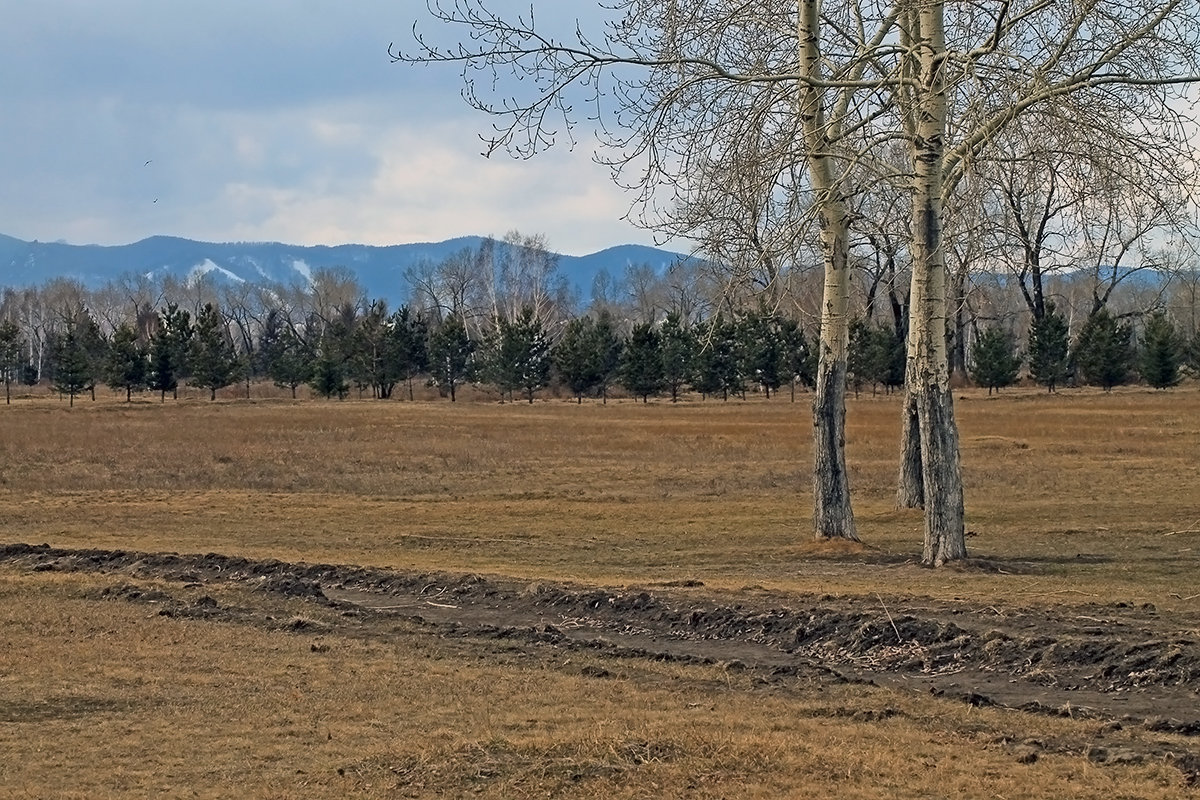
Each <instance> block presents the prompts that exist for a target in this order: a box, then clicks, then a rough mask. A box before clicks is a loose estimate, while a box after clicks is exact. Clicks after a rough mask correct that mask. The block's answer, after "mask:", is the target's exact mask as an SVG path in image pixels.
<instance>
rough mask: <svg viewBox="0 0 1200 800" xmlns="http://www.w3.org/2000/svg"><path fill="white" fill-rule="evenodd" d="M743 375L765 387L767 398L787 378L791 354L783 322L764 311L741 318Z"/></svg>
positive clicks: (759, 310) (754, 312)
mask: <svg viewBox="0 0 1200 800" xmlns="http://www.w3.org/2000/svg"><path fill="white" fill-rule="evenodd" d="M741 330H742V353H743V357H744V359H745V361H744V365H745V366H744V374H745V375H746V376H747V377H749V378H751V379H753V380H754V382H755V383H757V384H758V385H759V386H761V387H762V388H763V391H764V392H765V393H766V396H767V399H768V400H769V399H770V398H771V392H772V391H774V390H776V389H778V388H779V387H780V386H782V385H783V382H784V380H786V379H787V372H788V360H789V359H788V353H787V342H786V341H785V339H784V333H783V328H782V320H781V318H780V317H779V316H778V315H777V314H773V313H770V312H768V311H766V310H765V309H762V308H760V309H758V310H757V311H753V312H750V313H748V314H746V315H745V316H744V317H743V318H742V324H741Z"/></svg>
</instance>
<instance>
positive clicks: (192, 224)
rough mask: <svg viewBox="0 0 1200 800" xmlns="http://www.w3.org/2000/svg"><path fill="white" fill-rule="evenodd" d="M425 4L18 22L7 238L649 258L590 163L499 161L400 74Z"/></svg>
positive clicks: (92, 14) (448, 76) (3, 87)
mask: <svg viewBox="0 0 1200 800" xmlns="http://www.w3.org/2000/svg"><path fill="white" fill-rule="evenodd" d="M420 5H421V4H420V3H410V2H400V3H395V2H392V1H391V0H362V2H355V3H350V4H347V3H343V2H340V0H339V1H338V2H333V0H311V2H306V3H305V4H303V5H298V4H295V3H294V2H290V0H261V2H255V3H249V4H247V3H244V2H236V3H235V2H233V0H209V2H206V3H202V4H184V5H179V4H174V3H169V4H163V3H161V2H151V0H110V1H109V2H106V3H103V4H96V3H93V2H90V0H39V2H38V3H27V4H26V3H22V4H15V7H14V8H12V9H7V11H8V14H7V16H6V21H5V25H4V26H2V27H0V93H2V94H3V96H4V97H5V113H4V114H3V115H0V151H2V152H4V153H5V167H4V173H3V180H0V220H3V222H2V223H0V225H2V226H3V230H0V232H3V233H7V234H10V235H14V236H19V237H22V238H41V239H59V238H65V239H68V240H70V241H74V242H97V243H102V244H117V243H124V242H129V241H134V240H136V239H140V238H143V237H145V236H150V235H154V234H171V235H178V236H186V237H191V238H202V239H213V240H221V241H223V240H236V239H253V240H276V241H288V242H295V243H297V244H338V243H344V242H360V243H368V244H394V243H404V242H410V241H429V240H440V239H444V238H450V237H454V236H461V235H467V234H489V233H490V234H495V235H503V234H504V233H505V232H507V231H508V230H511V229H518V230H521V231H522V232H524V233H530V234H532V233H544V234H545V235H546V236H547V238H548V240H549V241H550V244H551V245H552V246H554V247H556V248H558V249H561V250H563V251H565V252H569V253H582V252H588V251H591V250H595V249H599V248H602V247H606V246H609V245H613V244H619V243H623V242H649V241H650V240H651V237H650V236H649V235H648V234H647V233H645V232H642V231H638V230H637V229H635V228H633V227H632V226H630V225H629V224H628V223H625V222H622V221H621V216H622V215H623V214H624V213H625V212H626V210H627V206H628V198H627V197H626V196H625V195H624V194H623V193H622V192H621V191H620V190H619V189H618V188H616V187H615V186H614V185H613V184H612V183H611V182H610V181H609V178H608V174H607V171H606V170H605V169H604V168H602V167H600V166H597V165H595V164H593V163H592V162H591V160H590V157H589V156H590V154H589V153H588V152H586V151H585V150H582V149H579V150H576V151H574V152H570V151H569V150H567V149H555V150H552V151H550V152H548V153H546V154H545V155H543V156H540V157H538V158H535V159H533V160H530V161H513V160H511V159H509V158H507V157H506V156H503V155H499V154H498V155H495V156H493V157H492V158H491V159H484V158H482V157H481V156H480V155H479V152H480V150H481V149H482V145H481V143H480V141H479V140H478V137H477V136H476V133H477V132H478V131H480V130H486V129H487V127H488V125H489V120H488V119H487V118H485V117H482V116H472V115H471V114H470V113H469V112H468V111H467V109H466V108H465V106H464V105H463V103H462V100H461V98H460V97H459V96H458V92H459V89H460V77H459V76H458V74H457V73H456V72H455V70H454V69H453V68H447V69H434V68H414V67H404V66H401V65H394V64H391V63H390V62H389V60H388V58H387V45H388V42H390V41H392V40H396V41H401V40H404V39H407V38H408V37H409V35H410V31H411V25H412V20H413V17H414V16H416V15H417V14H418V13H420V12H421V8H420ZM147 161H149V162H150V163H149V164H147V163H146V162H147Z"/></svg>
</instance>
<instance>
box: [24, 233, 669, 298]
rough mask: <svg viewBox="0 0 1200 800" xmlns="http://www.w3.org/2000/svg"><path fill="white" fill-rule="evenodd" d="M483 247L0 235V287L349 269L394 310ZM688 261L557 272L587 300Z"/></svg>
mask: <svg viewBox="0 0 1200 800" xmlns="http://www.w3.org/2000/svg"><path fill="white" fill-rule="evenodd" d="M483 241H484V237H482V236H462V237H458V238H455V239H448V240H446V241H443V242H421V243H415V244H397V245H387V246H376V245H361V244H341V245H316V246H302V245H291V244H284V243H281V242H201V241H195V240H192V239H183V238H179V237H175V236H151V237H149V238H147V239H142V240H141V241H138V242H133V243H132V244H125V245H95V244H86V245H75V244H66V243H64V242H39V241H32V242H27V241H24V240H21V239H17V238H14V237H12V236H5V235H3V234H0V286H11V287H17V286H36V285H41V284H44V283H46V282H48V281H50V280H53V279H55V278H70V279H74V280H77V281H79V282H81V283H82V284H83V285H84V286H87V287H88V288H98V287H99V286H102V285H103V284H105V283H107V282H109V281H112V280H115V279H117V278H120V277H121V276H123V275H128V274H137V275H149V276H153V277H165V276H173V277H175V278H178V279H181V280H182V279H186V278H188V277H189V276H192V275H195V274H197V273H199V272H208V273H209V274H210V275H211V276H212V278H213V279H214V280H215V281H217V282H221V281H232V282H241V281H248V282H251V283H285V284H291V283H296V282H304V281H306V280H307V278H308V276H309V275H310V274H311V273H312V272H313V271H315V270H318V269H322V268H331V267H345V268H346V269H349V270H350V271H351V272H353V273H354V274H355V276H356V277H357V279H358V282H359V283H360V284H361V285H362V287H363V289H364V290H365V291H366V293H367V296H368V297H371V298H384V299H387V300H388V301H389V302H390V303H392V304H393V305H396V304H398V303H400V302H402V301H403V300H404V299H405V298H406V296H407V294H408V282H407V281H406V279H405V277H404V276H405V272H406V271H407V270H409V269H410V268H412V267H415V266H417V265H419V264H422V263H427V262H432V263H435V264H436V263H438V262H440V261H443V260H445V259H446V258H448V257H450V256H452V255H454V254H456V253H459V252H461V251H462V250H464V249H469V250H477V249H478V248H479V246H480V244H482V243H483ZM687 258H688V257H687V256H684V255H682V254H680V253H674V252H671V251H668V250H662V249H659V248H655V247H648V246H645V245H637V244H623V245H617V246H615V247H610V248H607V249H605V250H601V251H599V252H596V253H590V254H588V255H583V256H567V255H559V257H558V268H559V273H560V274H561V275H562V276H564V277H565V278H566V280H567V282H568V283H569V284H570V286H571V287H572V289H574V290H575V292H576V293H577V294H578V295H579V296H580V297H581V298H587V297H588V296H589V295H590V292H591V287H592V282H593V280H594V279H595V277H596V276H597V275H598V274H600V273H601V272H607V273H608V274H609V275H610V276H611V277H613V278H620V277H621V276H622V275H623V274H624V273H625V270H626V269H627V268H628V267H630V266H633V265H643V264H645V265H649V266H650V267H651V268H652V269H654V270H655V271H656V272H660V273H661V272H663V271H664V270H666V268H667V267H669V266H670V265H671V264H673V263H675V262H677V261H679V260H681V259H687Z"/></svg>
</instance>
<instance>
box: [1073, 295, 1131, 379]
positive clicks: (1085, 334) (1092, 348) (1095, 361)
mask: <svg viewBox="0 0 1200 800" xmlns="http://www.w3.org/2000/svg"><path fill="white" fill-rule="evenodd" d="M1132 342H1133V329H1132V328H1130V327H1129V326H1128V325H1126V324H1122V323H1119V322H1118V321H1117V320H1115V319H1113V317H1112V316H1111V315H1110V314H1109V313H1108V309H1106V308H1101V309H1100V310H1099V311H1096V312H1095V313H1093V314H1091V315H1090V316H1089V317H1088V318H1087V321H1086V322H1084V323H1083V328H1082V329H1081V330H1080V331H1079V338H1078V339H1077V340H1076V341H1075V353H1074V360H1075V363H1076V365H1078V367H1079V371H1080V373H1082V375H1083V378H1084V380H1086V381H1087V382H1088V383H1091V384H1095V385H1098V386H1103V387H1104V391H1106V392H1107V391H1110V390H1111V389H1112V387H1114V386H1117V385H1119V384H1122V383H1124V382H1125V381H1126V379H1127V378H1128V375H1129V368H1130V366H1131V364H1132V361H1133V355H1132V352H1131V350H1132V346H1131V345H1132Z"/></svg>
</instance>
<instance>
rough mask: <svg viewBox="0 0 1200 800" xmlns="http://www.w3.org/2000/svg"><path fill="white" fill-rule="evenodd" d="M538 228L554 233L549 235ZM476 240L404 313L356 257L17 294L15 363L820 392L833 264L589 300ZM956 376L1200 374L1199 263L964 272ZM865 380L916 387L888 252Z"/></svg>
mask: <svg viewBox="0 0 1200 800" xmlns="http://www.w3.org/2000/svg"><path fill="white" fill-rule="evenodd" d="M530 241H531V242H534V243H536V242H537V241H538V240H537V239H536V238H535V239H531V240H530ZM506 252H507V253H508V255H507V256H506V257H504V258H499V259H498V258H496V257H495V254H494V253H492V252H489V250H488V248H486V247H480V248H478V249H464V250H463V251H461V252H459V253H456V254H454V255H452V256H450V257H448V258H446V259H444V260H442V261H440V262H437V263H432V262H430V263H426V264H423V265H421V266H419V267H416V268H413V269H412V270H410V271H409V274H408V275H407V278H408V282H409V285H410V293H409V297H408V299H407V302H406V303H405V304H403V305H401V306H400V307H399V308H396V309H394V310H393V309H389V308H388V306H387V304H386V302H385V301H383V300H379V299H373V298H370V297H368V296H366V293H365V292H364V291H363V290H362V289H361V287H360V286H359V284H358V283H357V281H356V279H355V277H354V274H353V273H352V272H351V271H349V270H348V269H343V268H335V269H326V270H319V271H317V272H315V273H314V274H313V276H312V279H311V281H309V282H308V283H307V285H288V286H283V285H270V284H265V285H262V284H260V285H254V284H248V283H219V282H216V281H214V280H213V279H212V278H211V277H210V276H205V275H201V276H198V277H196V278H193V279H191V280H188V281H180V280H177V279H173V278H165V279H161V280H152V279H150V278H148V277H146V276H137V275H130V276H126V277H125V278H123V279H120V280H117V281H114V282H111V283H109V284H107V285H105V286H103V287H101V288H99V289H96V290H89V289H87V288H85V287H84V286H83V285H81V284H80V283H78V282H75V281H71V280H65V279H56V280H52V281H50V282H48V283H46V284H44V285H41V286H35V287H24V288H16V287H6V288H3V289H2V290H0V372H2V374H3V377H4V384H5V392H6V398H8V397H11V390H12V387H13V386H14V385H17V384H27V385H35V384H38V383H41V382H44V383H47V384H49V385H52V386H53V387H54V388H55V389H56V390H57V391H59V392H61V393H62V394H64V395H66V396H69V397H70V398H71V400H72V402H73V400H74V398H75V397H76V396H78V395H80V394H85V393H90V394H92V395H93V396H94V392H95V389H96V386H97V385H107V386H109V387H111V388H112V389H113V390H115V391H119V392H123V393H124V394H125V395H126V398H127V399H129V398H132V396H133V395H134V394H135V393H141V392H147V391H149V392H154V393H156V394H157V395H158V396H159V398H160V399H162V400H165V399H166V398H167V397H168V395H170V396H173V397H174V396H177V390H178V387H179V386H180V385H181V384H186V385H189V386H193V387H199V388H202V389H206V390H208V391H209V393H210V397H212V398H215V397H216V392H217V390H219V389H222V388H224V387H226V386H230V385H233V384H236V383H245V384H246V385H247V386H249V385H250V384H251V383H253V382H255V381H264V380H270V381H273V382H274V383H276V384H277V385H279V386H281V387H286V388H288V389H290V390H291V391H292V394H293V396H295V394H296V390H297V388H298V387H300V386H304V385H307V386H308V387H310V388H311V389H312V391H314V392H315V393H316V394H318V395H320V396H322V397H329V398H333V397H346V396H347V395H350V394H351V393H355V392H357V393H358V394H359V395H360V396H369V397H374V398H379V399H388V398H392V397H407V398H410V399H411V398H412V397H413V387H414V385H415V384H416V383H418V382H428V383H429V384H431V385H436V386H437V387H438V388H439V390H440V392H441V393H442V394H443V395H445V396H446V397H448V398H449V399H450V400H455V399H456V397H457V392H458V389H459V388H460V387H461V386H463V385H464V384H467V383H470V384H487V385H489V386H491V387H494V389H495V390H498V391H499V393H500V394H501V396H502V397H507V398H510V399H517V398H524V399H526V400H528V401H529V402H532V401H533V399H534V398H535V397H536V396H537V393H538V392H539V391H541V390H544V389H546V388H547V387H551V386H554V387H555V388H556V390H557V391H559V392H560V393H562V392H569V393H570V394H571V395H572V396H574V397H576V398H577V399H579V400H580V401H582V399H583V398H585V397H595V398H602V399H603V398H607V396H608V393H609V391H610V389H612V388H613V387H619V388H620V389H621V390H623V391H624V393H625V394H627V395H630V396H633V397H637V398H640V399H643V400H647V399H648V398H650V397H658V396H668V397H670V398H671V399H672V400H674V399H678V398H679V397H680V395H682V394H684V393H687V392H695V393H699V394H702V395H704V396H705V397H716V398H721V399H729V398H730V397H738V396H743V397H744V396H745V394H746V392H748V391H755V392H762V393H765V394H766V395H767V396H770V395H771V394H773V393H775V392H778V391H780V390H787V391H789V392H790V393H791V394H792V397H793V398H794V395H795V390H796V389H797V388H798V387H803V386H806V385H809V384H810V382H811V380H812V377H813V373H814V369H815V363H816V358H817V354H816V351H815V347H816V344H815V343H816V341H817V337H816V333H817V330H816V329H817V325H818V304H819V298H820V293H821V282H820V269H819V267H818V266H817V265H812V266H810V267H808V268H804V267H799V266H798V267H796V268H794V269H791V270H788V271H786V272H785V271H780V270H775V271H773V272H770V273H768V272H767V271H765V270H756V269H746V270H736V269H734V268H732V267H721V266H718V265H715V264H713V263H711V262H700V261H693V262H691V263H680V264H677V265H675V266H673V267H671V268H669V269H667V270H666V271H665V272H656V271H655V270H653V269H651V268H650V267H648V266H631V267H629V268H628V269H627V270H626V272H625V274H624V275H621V276H618V277H612V276H609V275H607V274H602V275H601V276H600V277H599V278H597V280H596V283H595V285H594V286H593V287H592V292H591V296H590V298H588V299H587V300H586V301H581V300H580V299H579V298H577V297H573V296H572V293H571V292H570V291H569V290H568V289H567V282H566V281H565V280H563V279H562V278H561V276H559V275H558V272H557V262H556V257H555V256H554V255H553V254H552V253H550V252H549V251H547V250H546V249H544V248H542V247H537V246H532V247H521V248H512V249H510V250H508V251H506ZM950 277H951V284H952V286H953V287H954V293H955V297H956V303H955V306H954V309H955V310H954V319H953V321H952V324H951V325H949V326H948V336H949V338H950V347H949V348H948V350H949V354H950V356H949V357H950V360H951V368H952V370H953V371H954V372H955V373H957V374H958V375H959V376H960V379H961V380H970V381H973V382H974V383H975V384H976V385H979V386H984V387H987V388H988V389H989V390H992V389H1000V388H1002V387H1004V386H1008V385H1011V384H1013V383H1015V382H1017V381H1020V380H1031V381H1035V382H1037V383H1039V384H1041V385H1043V386H1045V387H1047V389H1048V390H1051V391H1053V390H1055V389H1056V388H1058V387H1061V386H1065V385H1078V384H1093V385H1099V386H1103V387H1104V388H1106V389H1109V388H1112V387H1113V386H1117V385H1120V384H1123V383H1128V382H1134V381H1143V382H1145V383H1146V384H1147V385H1150V386H1154V387H1160V388H1162V387H1167V386H1171V385H1174V384H1175V383H1177V382H1178V381H1179V380H1181V379H1182V378H1183V377H1184V376H1185V375H1187V374H1189V373H1196V372H1200V331H1198V328H1197V300H1198V299H1200V297H1198V294H1200V275H1198V274H1197V272H1196V271H1194V270H1192V271H1186V270H1173V271H1167V270H1162V269H1154V268H1149V267H1147V268H1141V269H1129V268H1120V269H1118V268H1116V267H1107V268H1105V267H1096V268H1094V269H1090V270H1087V269H1085V270H1071V271H1066V270H1064V271H1046V272H1045V273H1041V272H1038V273H1035V274H1030V272H1029V271H1028V270H1025V271H1023V272H1012V273H986V274H968V273H966V272H965V271H964V272H961V273H957V274H952V275H951V276H950ZM855 278H856V280H855V297H854V299H853V305H854V307H855V309H856V312H855V314H856V318H855V320H854V322H853V323H852V326H851V337H850V353H849V376H848V380H849V382H850V385H851V388H852V389H853V390H854V391H855V392H860V391H872V392H873V391H879V390H884V391H886V390H889V389H891V388H894V387H898V386H902V385H903V383H904V373H905V363H906V338H907V337H906V333H907V313H908V310H907V303H908V298H907V287H908V280H909V279H908V275H907V273H906V270H905V269H904V267H903V265H902V264H899V263H897V261H896V259H895V258H888V257H887V254H886V253H878V252H877V253H875V254H874V257H872V258H862V259H860V260H859V261H858V262H857V269H856V272H855Z"/></svg>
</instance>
